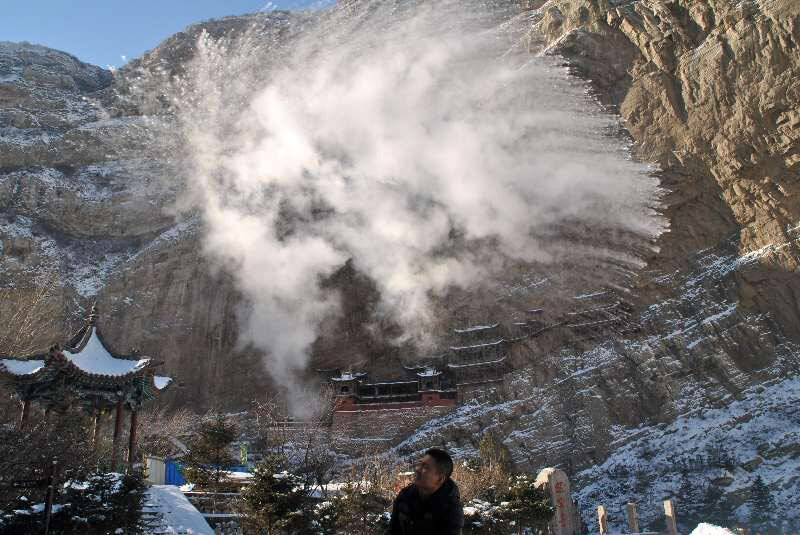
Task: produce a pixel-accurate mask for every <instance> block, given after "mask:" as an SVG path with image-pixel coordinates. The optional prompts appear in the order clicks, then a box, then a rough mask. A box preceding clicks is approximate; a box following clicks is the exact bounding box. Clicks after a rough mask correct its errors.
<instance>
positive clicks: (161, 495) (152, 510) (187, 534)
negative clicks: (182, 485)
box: [145, 485, 214, 535]
mask: <svg viewBox="0 0 800 535" xmlns="http://www.w3.org/2000/svg"><path fill="white" fill-rule="evenodd" d="M147 497H148V499H147V502H146V503H145V512H146V513H147V514H148V515H152V516H156V517H157V519H156V525H155V526H154V527H153V528H151V533H159V534H165V535H166V534H168V535H214V530H213V529H211V527H210V526H209V525H208V522H206V519H205V518H204V517H203V514H202V513H200V511H198V510H197V509H196V508H195V506H194V505H192V504H191V503H190V502H189V500H188V499H187V498H186V496H184V495H183V493H182V492H181V490H180V489H179V488H178V487H176V486H173V485H153V486H152V487H150V490H148V493H147Z"/></svg>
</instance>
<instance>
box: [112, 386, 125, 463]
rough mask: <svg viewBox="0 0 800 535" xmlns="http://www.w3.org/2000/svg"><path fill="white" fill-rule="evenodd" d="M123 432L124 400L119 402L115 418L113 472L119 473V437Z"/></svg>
mask: <svg viewBox="0 0 800 535" xmlns="http://www.w3.org/2000/svg"><path fill="white" fill-rule="evenodd" d="M121 431H122V400H119V401H118V402H117V412H116V415H115V418H114V441H113V443H112V446H111V471H112V472H116V471H117V460H118V457H119V435H120V433H121Z"/></svg>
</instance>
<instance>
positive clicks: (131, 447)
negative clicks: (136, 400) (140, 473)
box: [128, 410, 138, 471]
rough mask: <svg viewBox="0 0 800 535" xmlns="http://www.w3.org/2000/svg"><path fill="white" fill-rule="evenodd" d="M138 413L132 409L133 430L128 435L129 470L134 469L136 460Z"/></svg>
mask: <svg viewBox="0 0 800 535" xmlns="http://www.w3.org/2000/svg"><path fill="white" fill-rule="evenodd" d="M137 419H138V413H137V412H136V411H135V410H131V432H130V435H129V437H128V471H132V470H133V463H135V462H136V422H137Z"/></svg>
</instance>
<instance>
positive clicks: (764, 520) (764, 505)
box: [749, 475, 775, 527]
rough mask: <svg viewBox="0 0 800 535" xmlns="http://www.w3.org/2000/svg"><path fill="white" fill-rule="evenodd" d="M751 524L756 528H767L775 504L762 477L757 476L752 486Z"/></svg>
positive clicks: (750, 500)
mask: <svg viewBox="0 0 800 535" xmlns="http://www.w3.org/2000/svg"><path fill="white" fill-rule="evenodd" d="M749 502H750V523H751V524H753V525H754V526H759V527H760V526H766V525H767V524H769V522H770V520H771V519H772V512H773V509H774V508H775V502H774V500H773V498H772V495H771V494H770V492H769V488H767V485H766V483H764V480H763V479H762V478H761V475H758V476H756V479H755V481H753V484H752V485H751V486H750V499H749Z"/></svg>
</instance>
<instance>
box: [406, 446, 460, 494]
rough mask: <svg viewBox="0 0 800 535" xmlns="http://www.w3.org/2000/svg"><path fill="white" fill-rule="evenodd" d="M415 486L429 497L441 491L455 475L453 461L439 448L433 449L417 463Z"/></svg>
mask: <svg viewBox="0 0 800 535" xmlns="http://www.w3.org/2000/svg"><path fill="white" fill-rule="evenodd" d="M414 472H415V475H416V478H415V479H414V484H415V485H416V486H417V488H418V489H419V491H420V493H421V494H423V495H425V496H428V495H431V494H433V493H434V492H436V491H437V490H439V487H441V486H442V485H444V482H445V481H447V478H449V477H450V475H451V474H452V473H453V459H451V458H450V455H449V454H448V453H447V452H446V451H444V450H440V449H439V448H431V449H429V450H427V451H426V452H425V454H424V455H423V456H422V459H420V460H419V461H417V465H416V467H415V468H414Z"/></svg>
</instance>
